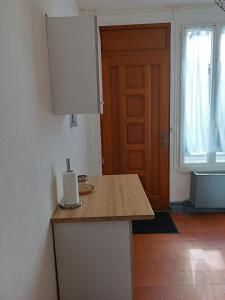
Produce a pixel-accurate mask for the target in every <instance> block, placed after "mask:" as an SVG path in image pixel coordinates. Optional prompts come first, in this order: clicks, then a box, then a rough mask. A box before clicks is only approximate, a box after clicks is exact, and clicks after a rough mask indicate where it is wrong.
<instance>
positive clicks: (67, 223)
mask: <svg viewBox="0 0 225 300" xmlns="http://www.w3.org/2000/svg"><path fill="white" fill-rule="evenodd" d="M88 183H90V184H93V185H94V191H93V192H92V193H91V194H89V195H86V196H82V197H81V200H82V201H83V206H81V207H79V208H76V209H71V210H70V209H69V210H65V209H61V208H57V209H56V211H55V213H54V215H53V216H52V218H51V222H52V226H53V231H54V242H55V256H56V268H57V278H58V285H59V296H60V300H74V299H79V300H93V299H99V300H100V299H107V300H110V299H112V300H121V299H126V300H132V299H133V298H134V295H133V290H134V285H133V268H132V264H133V254H132V251H133V250H132V241H133V238H132V220H137V219H149V220H150V221H151V219H152V218H154V213H153V210H152V208H151V206H150V204H149V201H148V199H147V196H146V195H145V192H144V189H143V187H142V185H141V182H140V180H139V178H138V176H137V175H107V176H98V177H90V178H89V181H88Z"/></svg>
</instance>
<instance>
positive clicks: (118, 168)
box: [101, 33, 169, 210]
mask: <svg viewBox="0 0 225 300" xmlns="http://www.w3.org/2000/svg"><path fill="white" fill-rule="evenodd" d="M123 34H124V33H123ZM102 62H103V93H104V101H105V105H104V114H103V117H102V121H101V122H102V124H101V125H102V151H103V157H104V165H103V173H104V174H120V173H136V174H138V175H139V177H140V180H141V182H142V184H143V186H144V188H145V191H146V193H147V196H148V198H149V201H150V203H151V205H152V206H153V208H154V209H155V210H164V209H167V207H168V194H169V191H168V179H169V143H168V136H169V56H168V53H165V51H163V52H160V51H154V52H151V53H143V52H142V53H138V52H137V51H136V52H135V53H132V52H130V53H129V54H128V53H126V54H124V53H122V54H121V53H117V54H113V55H112V54H111V55H108V54H107V55H104V52H103V56H102ZM162 134H164V136H163V137H165V138H166V139H167V140H166V143H164V141H162Z"/></svg>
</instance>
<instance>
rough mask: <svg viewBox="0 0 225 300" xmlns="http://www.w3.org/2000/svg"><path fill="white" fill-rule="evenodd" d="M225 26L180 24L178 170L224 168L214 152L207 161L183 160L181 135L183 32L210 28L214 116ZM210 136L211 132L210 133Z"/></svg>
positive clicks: (222, 23) (182, 130)
mask: <svg viewBox="0 0 225 300" xmlns="http://www.w3.org/2000/svg"><path fill="white" fill-rule="evenodd" d="M224 27H225V22H217V23H214V24H209V23H197V22H196V23H194V24H193V23H192V24H182V25H181V39H180V59H179V84H178V86H179V98H180V100H179V116H178V143H177V144H178V145H177V147H178V149H179V170H180V171H187V172H188V171H223V170H225V162H216V152H213V153H210V154H208V155H207V156H208V157H207V159H208V162H207V163H185V162H184V143H183V139H182V136H184V105H185V101H184V94H183V89H182V80H183V69H184V68H183V63H184V59H183V57H184V54H185V49H184V45H185V32H186V30H187V29H191V28H195V29H197V28H200V29H212V30H213V39H212V43H213V44H212V67H211V87H210V89H211V95H210V97H211V114H212V115H213V116H214V117H215V107H216V101H217V86H218V84H216V83H217V82H218V75H219V70H218V69H219V68H218V59H219V54H220V38H221V32H222V30H223V28H224ZM210 136H212V133H210Z"/></svg>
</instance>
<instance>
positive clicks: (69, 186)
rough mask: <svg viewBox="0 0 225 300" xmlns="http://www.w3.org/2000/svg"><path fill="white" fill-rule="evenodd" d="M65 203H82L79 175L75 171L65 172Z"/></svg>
mask: <svg viewBox="0 0 225 300" xmlns="http://www.w3.org/2000/svg"><path fill="white" fill-rule="evenodd" d="M63 191H64V197H63V203H64V205H74V204H80V199H79V190H78V181H77V175H76V173H75V172H73V171H70V172H64V173H63Z"/></svg>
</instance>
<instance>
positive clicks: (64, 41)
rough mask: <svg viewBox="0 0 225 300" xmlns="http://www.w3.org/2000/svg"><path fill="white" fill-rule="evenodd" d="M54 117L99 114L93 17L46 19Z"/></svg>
mask: <svg viewBox="0 0 225 300" xmlns="http://www.w3.org/2000/svg"><path fill="white" fill-rule="evenodd" d="M47 32H48V48H49V61H50V75H51V89H52V101H53V113H54V114H71V113H76V114H98V113H100V91H99V63H98V32H97V21H96V17H90V16H88V17H87V16H78V17H48V18H47Z"/></svg>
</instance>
